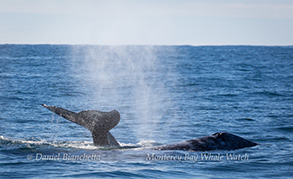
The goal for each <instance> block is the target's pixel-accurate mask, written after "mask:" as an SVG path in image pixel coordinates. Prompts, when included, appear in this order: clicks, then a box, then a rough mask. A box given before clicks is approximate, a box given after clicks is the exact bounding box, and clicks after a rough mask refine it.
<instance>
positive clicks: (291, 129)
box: [276, 126, 293, 132]
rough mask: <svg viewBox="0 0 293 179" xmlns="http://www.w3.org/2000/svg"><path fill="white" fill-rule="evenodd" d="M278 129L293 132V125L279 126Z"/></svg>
mask: <svg viewBox="0 0 293 179" xmlns="http://www.w3.org/2000/svg"><path fill="white" fill-rule="evenodd" d="M276 129H277V130H280V131H284V132H293V126H287V127H278V128H276Z"/></svg>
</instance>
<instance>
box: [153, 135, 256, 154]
mask: <svg viewBox="0 0 293 179" xmlns="http://www.w3.org/2000/svg"><path fill="white" fill-rule="evenodd" d="M256 145H258V144H257V143H254V142H252V141H249V140H246V139H244V138H242V137H239V136H236V135H234V134H231V133H228V132H222V133H215V134H213V135H211V136H206V137H201V138H195V139H191V140H187V141H183V142H179V143H174V144H167V145H162V146H159V147H156V148H154V149H155V150H186V151H211V150H236V149H241V148H245V147H253V146H256Z"/></svg>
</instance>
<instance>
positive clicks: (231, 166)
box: [0, 45, 293, 178]
mask: <svg viewBox="0 0 293 179" xmlns="http://www.w3.org/2000/svg"><path fill="white" fill-rule="evenodd" d="M41 104H47V105H55V106H59V107H63V108H66V109H69V110H71V111H75V112H78V111H82V110H87V109H94V110H101V111H111V110H113V109H116V110H118V111H119V112H120V115H121V119H120V123H119V124H118V125H117V126H116V127H115V128H113V129H112V130H111V133H112V135H113V136H115V138H116V139H117V140H118V141H119V143H120V145H121V148H111V147H99V146H94V145H93V142H92V137H91V134H90V132H89V131H88V130H87V129H85V128H83V127H82V126H79V125H76V124H74V123H72V122H70V121H67V120H66V119H64V118H62V117H60V116H57V115H54V114H52V112H51V111H49V110H47V109H45V108H44V107H42V106H41ZM0 123H1V125H0V177H1V178H112V177H118V178H252V177H256V178H292V176H293V151H292V149H293V143H292V137H293V47H292V46H90V45H0ZM223 131H226V132H230V133H233V134H236V135H239V136H241V137H243V138H246V139H248V140H251V141H254V142H257V143H260V144H261V145H258V146H255V147H251V148H244V149H240V150H235V151H221V150H219V151H209V152H192V151H156V150H151V149H150V147H152V146H158V145H162V144H169V143H173V142H180V141H183V140H188V139H192V138H197V137H203V136H207V135H211V134H213V133H216V132H223Z"/></svg>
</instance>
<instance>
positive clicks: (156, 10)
mask: <svg viewBox="0 0 293 179" xmlns="http://www.w3.org/2000/svg"><path fill="white" fill-rule="evenodd" d="M0 44H96V45H293V1H292V0H201V1H199V0H0Z"/></svg>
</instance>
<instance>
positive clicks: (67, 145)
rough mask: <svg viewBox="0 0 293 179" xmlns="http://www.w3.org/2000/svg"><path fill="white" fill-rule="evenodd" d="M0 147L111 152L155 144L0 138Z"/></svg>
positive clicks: (148, 142)
mask: <svg viewBox="0 0 293 179" xmlns="http://www.w3.org/2000/svg"><path fill="white" fill-rule="evenodd" d="M0 144H1V145H19V144H23V145H25V146H26V147H29V148H37V147H38V148H39V147H47V146H51V147H55V148H64V149H85V150H111V149H125V148H142V147H143V148H144V147H152V146H154V145H155V144H156V141H153V140H149V141H147V140H142V141H140V142H138V143H136V144H132V143H119V144H120V147H107V146H96V145H94V144H93V142H91V141H55V142H49V141H46V140H40V141H33V140H12V139H8V138H5V137H3V136H0Z"/></svg>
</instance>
